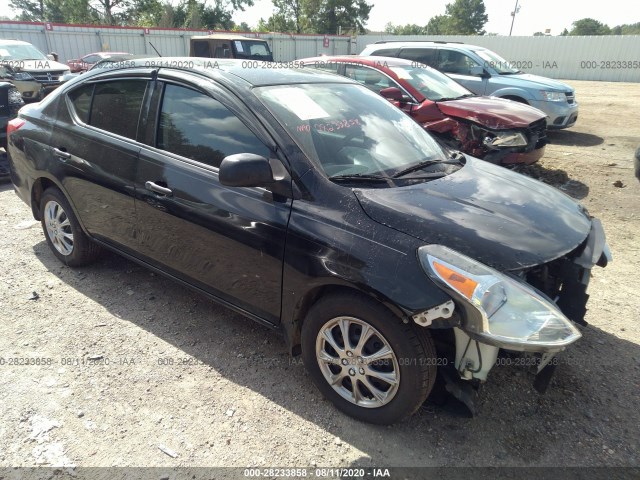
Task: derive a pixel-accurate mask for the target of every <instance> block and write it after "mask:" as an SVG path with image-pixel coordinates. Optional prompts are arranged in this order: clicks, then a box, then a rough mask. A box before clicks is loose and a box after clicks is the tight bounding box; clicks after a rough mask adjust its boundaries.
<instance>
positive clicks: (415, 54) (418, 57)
mask: <svg viewBox="0 0 640 480" xmlns="http://www.w3.org/2000/svg"><path fill="white" fill-rule="evenodd" d="M398 56H399V57H400V58H406V59H407V60H413V61H414V62H417V63H422V64H424V65H429V66H430V67H435V66H436V59H437V57H438V50H436V49H435V48H403V49H402V50H401V51H400V55H398Z"/></svg>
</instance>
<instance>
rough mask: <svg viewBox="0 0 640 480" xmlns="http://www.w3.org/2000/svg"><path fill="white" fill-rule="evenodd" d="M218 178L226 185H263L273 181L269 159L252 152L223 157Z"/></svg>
mask: <svg viewBox="0 0 640 480" xmlns="http://www.w3.org/2000/svg"><path fill="white" fill-rule="evenodd" d="M218 178H219V179H220V183H221V184H222V185H226V186H228V187H264V186H266V185H269V184H272V183H274V182H275V180H274V178H273V171H272V170H271V164H270V163H269V160H267V159H266V158H264V157H261V156H260V155H255V154H253V153H237V154H235V155H229V156H228V157H224V159H223V160H222V163H221V164H220V170H219V171H218Z"/></svg>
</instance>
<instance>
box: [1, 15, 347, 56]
mask: <svg viewBox="0 0 640 480" xmlns="http://www.w3.org/2000/svg"><path fill="white" fill-rule="evenodd" d="M207 33H208V32H207V31H202V30H177V29H160V28H129V27H124V28H122V27H99V26H92V25H82V26H81V25H58V24H50V23H26V22H6V21H5V22H3V21H0V38H2V39H14V40H24V41H26V42H29V43H32V44H33V45H35V46H36V47H38V48H39V49H40V50H42V51H43V52H45V53H50V52H56V53H57V54H58V55H59V59H60V61H61V62H63V63H64V62H66V61H67V60H70V59H73V58H78V57H81V56H83V55H86V54H87V53H92V52H100V51H113V52H115V51H118V52H128V53H134V54H141V55H145V54H149V55H150V56H155V55H156V53H155V51H154V49H153V48H152V46H151V44H153V46H154V47H155V48H156V49H157V50H158V51H159V52H160V53H161V54H162V56H163V57H169V56H187V55H189V39H190V37H191V36H193V35H206V34H207ZM234 33H235V32H234ZM243 35H245V36H247V37H257V38H262V39H264V40H267V42H268V43H269V45H270V47H271V50H272V52H273V56H274V59H275V60H278V61H290V60H296V59H299V58H305V57H314V56H318V55H323V54H324V55H345V54H348V53H350V52H351V50H352V47H351V37H349V36H345V35H289V34H284V33H243Z"/></svg>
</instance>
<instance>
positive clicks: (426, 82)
mask: <svg viewBox="0 0 640 480" xmlns="http://www.w3.org/2000/svg"><path fill="white" fill-rule="evenodd" d="M389 69H390V70H391V71H392V72H393V73H395V74H396V75H397V76H398V78H400V79H403V80H405V81H406V82H408V83H410V84H411V86H412V87H413V88H415V89H416V90H418V91H419V92H420V93H421V94H422V95H424V96H425V97H426V98H428V99H429V100H432V101H434V102H437V101H439V100H445V99H446V100H452V99H456V98H460V97H465V96H471V95H473V94H472V93H471V92H470V91H469V90H467V89H466V88H464V87H463V86H462V85H460V84H459V83H458V82H456V81H455V80H452V79H451V78H449V77H447V76H446V75H445V74H444V73H440V72H438V71H437V70H434V69H433V68H421V67H412V66H410V65H403V66H393V67H389Z"/></svg>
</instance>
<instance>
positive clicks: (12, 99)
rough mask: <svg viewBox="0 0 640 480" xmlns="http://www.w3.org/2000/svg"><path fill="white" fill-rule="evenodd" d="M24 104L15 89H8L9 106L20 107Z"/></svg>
mask: <svg viewBox="0 0 640 480" xmlns="http://www.w3.org/2000/svg"><path fill="white" fill-rule="evenodd" d="M23 103H24V102H23V101H22V95H20V92H19V91H18V89H17V88H10V89H9V105H22V104H23Z"/></svg>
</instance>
